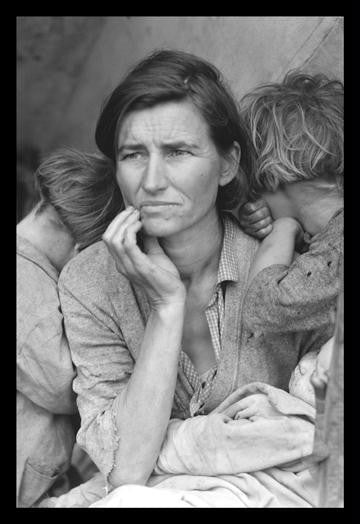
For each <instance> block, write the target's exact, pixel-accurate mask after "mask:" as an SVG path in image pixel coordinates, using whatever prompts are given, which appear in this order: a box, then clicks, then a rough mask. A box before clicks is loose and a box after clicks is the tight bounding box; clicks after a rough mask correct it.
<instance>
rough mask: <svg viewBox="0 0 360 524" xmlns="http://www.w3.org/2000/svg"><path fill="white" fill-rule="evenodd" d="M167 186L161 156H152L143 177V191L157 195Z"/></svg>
mask: <svg viewBox="0 0 360 524" xmlns="http://www.w3.org/2000/svg"><path fill="white" fill-rule="evenodd" d="M167 185H168V182H167V177H166V167H165V165H164V161H163V160H162V159H161V158H160V157H159V156H150V158H149V161H148V163H147V165H146V167H145V171H144V175H143V180H142V186H143V189H144V190H145V191H146V192H148V193H156V192H157V191H161V190H163V189H165V188H166V187H167Z"/></svg>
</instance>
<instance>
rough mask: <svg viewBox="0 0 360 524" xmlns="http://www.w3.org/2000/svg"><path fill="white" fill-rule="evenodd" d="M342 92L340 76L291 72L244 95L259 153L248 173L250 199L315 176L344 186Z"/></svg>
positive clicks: (245, 111)
mask: <svg viewBox="0 0 360 524" xmlns="http://www.w3.org/2000/svg"><path fill="white" fill-rule="evenodd" d="M343 95H344V86H343V84H342V83H341V82H340V81H338V80H330V79H329V78H327V77H326V76H325V75H323V74H317V75H313V76H312V75H309V74H305V73H302V72H300V71H290V72H289V73H288V74H287V75H286V76H285V78H284V80H283V82H281V83H272V84H267V85H261V86H259V87H257V88H256V89H254V90H253V91H252V92H250V93H248V94H247V95H245V96H244V97H243V99H242V100H241V103H240V104H241V113H242V115H243V117H244V119H245V122H246V125H247V127H248V129H249V132H250V135H251V138H252V143H253V146H254V148H255V154H256V159H255V169H254V170H253V172H251V173H250V172H247V191H248V193H249V195H248V196H249V197H256V196H259V195H260V194H261V193H262V192H264V191H275V190H276V189H277V188H278V187H279V186H280V185H281V184H288V183H292V182H298V181H301V180H311V179H314V178H316V177H325V178H326V179H328V180H332V181H334V185H335V186H336V185H337V186H338V188H340V190H342V188H343V172H344V145H343Z"/></svg>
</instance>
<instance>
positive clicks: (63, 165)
mask: <svg viewBox="0 0 360 524" xmlns="http://www.w3.org/2000/svg"><path fill="white" fill-rule="evenodd" d="M35 179H36V183H37V186H38V189H39V192H40V197H41V200H40V203H39V205H38V207H37V208H36V213H37V214H40V213H42V212H43V211H44V209H45V208H46V207H47V206H52V207H53V208H54V209H55V211H56V212H57V216H58V218H59V221H60V224H59V225H63V226H65V227H66V228H67V229H68V230H69V232H70V233H71V235H72V236H73V238H74V240H75V242H76V243H77V244H78V248H79V250H81V249H84V248H85V247H87V246H89V245H90V244H93V243H94V242H96V241H98V240H101V237H102V234H103V233H104V232H105V229H106V228H107V226H108V225H109V224H110V222H111V220H112V219H113V218H114V217H115V216H116V215H117V214H118V213H119V212H120V211H121V209H122V208H123V201H122V197H121V193H120V190H119V188H118V186H117V184H116V181H115V176H114V167H113V165H112V163H111V162H110V161H109V159H107V158H106V157H104V156H103V155H99V154H90V153H84V152H80V151H77V150H76V149H73V148H62V149H59V150H57V151H56V152H54V153H52V154H50V155H49V156H47V157H46V158H45V159H44V160H43V161H42V163H41V164H40V166H39V167H38V169H37V170H36V172H35Z"/></svg>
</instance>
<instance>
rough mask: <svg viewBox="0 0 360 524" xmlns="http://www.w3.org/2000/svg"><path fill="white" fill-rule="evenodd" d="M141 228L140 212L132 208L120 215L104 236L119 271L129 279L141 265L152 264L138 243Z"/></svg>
mask: <svg viewBox="0 0 360 524" xmlns="http://www.w3.org/2000/svg"><path fill="white" fill-rule="evenodd" d="M141 227H142V224H141V222H140V220H139V211H138V210H137V209H134V208H133V207H130V208H127V209H126V210H125V211H123V212H122V213H119V215H118V216H117V217H116V218H115V219H114V220H113V221H112V223H111V224H110V226H109V227H108V229H107V230H106V231H105V233H104V235H103V240H104V242H105V244H106V246H107V248H108V249H109V252H110V253H111V255H112V256H113V257H114V259H115V262H116V267H117V269H118V271H119V272H120V273H123V274H125V275H127V276H129V277H131V276H134V275H136V273H137V272H138V267H139V265H141V264H142V265H144V264H145V265H146V264H147V265H149V263H150V262H149V260H148V258H147V257H146V255H144V253H142V252H141V250H140V249H139V247H138V245H137V242H136V233H137V232H138V231H140V229H141Z"/></svg>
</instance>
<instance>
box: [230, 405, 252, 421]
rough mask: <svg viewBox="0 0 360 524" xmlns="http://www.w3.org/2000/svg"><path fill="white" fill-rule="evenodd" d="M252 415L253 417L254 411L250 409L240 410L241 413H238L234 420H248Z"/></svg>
mask: <svg viewBox="0 0 360 524" xmlns="http://www.w3.org/2000/svg"><path fill="white" fill-rule="evenodd" d="M253 415H255V412H254V410H253V409H252V408H251V407H248V408H246V409H242V410H241V411H238V412H237V413H236V415H235V417H234V419H235V420H238V419H241V418H250V417H252V416H253Z"/></svg>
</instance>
